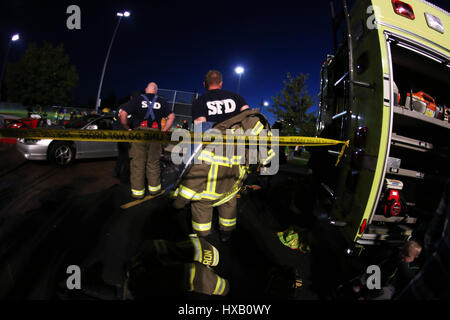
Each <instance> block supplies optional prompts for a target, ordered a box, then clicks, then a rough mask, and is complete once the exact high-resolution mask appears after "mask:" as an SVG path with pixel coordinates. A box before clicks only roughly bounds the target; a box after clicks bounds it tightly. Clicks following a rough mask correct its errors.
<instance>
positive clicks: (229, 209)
mask: <svg viewBox="0 0 450 320" xmlns="http://www.w3.org/2000/svg"><path fill="white" fill-rule="evenodd" d="M203 85H204V87H205V88H206V90H207V93H205V94H203V95H202V96H200V97H199V98H198V99H197V100H196V101H195V102H194V103H193V106H192V119H194V125H198V124H201V123H203V122H210V123H212V124H213V125H214V128H216V129H218V130H220V131H221V132H222V133H225V130H226V129H232V130H235V129H237V127H239V128H240V129H242V130H244V131H245V130H247V129H255V130H256V131H258V132H260V131H261V130H262V129H264V128H268V123H267V122H266V126H264V125H263V124H262V123H261V122H260V121H259V119H260V118H259V117H258V116H256V114H257V111H254V110H248V109H249V106H248V105H247V103H246V102H245V100H244V98H243V97H241V96H240V95H238V94H235V93H233V92H230V91H225V90H222V85H223V82H222V75H221V73H220V72H219V71H216V70H211V71H209V72H208V73H207V74H206V76H205V81H204V83H203ZM259 115H260V114H259ZM260 116H261V117H263V116H262V115H260ZM264 119H265V118H264ZM261 121H263V120H262V119H261ZM263 122H264V121H263ZM256 131H255V132H256ZM198 159H200V160H202V161H203V162H202V164H194V165H193V166H192V167H191V168H190V170H189V171H188V173H187V174H186V176H185V177H183V179H182V181H181V183H180V185H179V187H178V188H177V189H176V190H175V191H174V193H173V196H174V197H175V198H176V200H175V202H174V206H175V208H177V209H180V208H182V207H184V206H185V205H186V204H187V203H189V202H191V211H192V229H193V230H194V233H196V234H198V235H199V236H202V237H206V236H208V235H209V234H210V233H211V220H212V214H213V208H214V207H218V211H219V232H220V240H221V241H222V242H227V241H229V240H230V238H231V234H232V231H233V230H234V229H235V228H236V215H237V202H236V194H237V192H238V191H239V189H240V186H241V185H242V183H243V180H244V179H245V177H246V173H247V171H246V167H245V166H244V165H241V159H240V158H239V156H232V158H227V157H222V156H217V155H215V154H213V153H212V152H210V151H207V150H203V151H202V152H201V153H200V156H199V158H198Z"/></svg>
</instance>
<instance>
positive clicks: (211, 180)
mask: <svg viewBox="0 0 450 320" xmlns="http://www.w3.org/2000/svg"><path fill="white" fill-rule="evenodd" d="M218 171H219V166H218V165H217V164H215V163H213V164H212V165H211V168H210V169H209V173H208V183H207V184H206V191H207V192H208V193H215V190H216V184H217V173H218Z"/></svg>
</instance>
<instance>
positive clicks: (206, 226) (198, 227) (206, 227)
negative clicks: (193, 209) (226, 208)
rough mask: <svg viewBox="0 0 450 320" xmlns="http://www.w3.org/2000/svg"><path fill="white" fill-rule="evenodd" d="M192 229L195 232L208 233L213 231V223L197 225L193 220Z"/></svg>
mask: <svg viewBox="0 0 450 320" xmlns="http://www.w3.org/2000/svg"><path fill="white" fill-rule="evenodd" d="M192 228H193V229H194V230H195V231H208V230H211V222H208V223H197V222H195V221H194V220H192Z"/></svg>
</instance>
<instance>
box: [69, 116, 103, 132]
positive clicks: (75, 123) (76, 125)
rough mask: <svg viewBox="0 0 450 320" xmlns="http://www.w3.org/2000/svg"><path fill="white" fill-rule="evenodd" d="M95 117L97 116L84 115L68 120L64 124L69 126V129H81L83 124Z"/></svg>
mask: <svg viewBox="0 0 450 320" xmlns="http://www.w3.org/2000/svg"><path fill="white" fill-rule="evenodd" d="M97 118H98V116H95V115H92V116H85V117H83V118H79V119H74V120H72V121H70V122H69V123H68V124H66V125H65V127H66V128H71V129H81V128H83V127H84V126H85V125H87V124H88V123H89V122H91V121H94V120H95V119H97Z"/></svg>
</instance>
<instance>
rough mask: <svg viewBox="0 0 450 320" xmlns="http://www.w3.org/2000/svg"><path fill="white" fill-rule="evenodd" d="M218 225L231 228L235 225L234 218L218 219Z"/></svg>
mask: <svg viewBox="0 0 450 320" xmlns="http://www.w3.org/2000/svg"><path fill="white" fill-rule="evenodd" d="M219 223H220V224H221V225H223V226H225V227H232V226H234V225H236V218H233V219H225V218H222V217H219Z"/></svg>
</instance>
